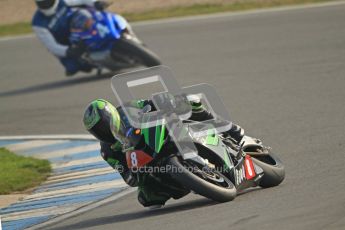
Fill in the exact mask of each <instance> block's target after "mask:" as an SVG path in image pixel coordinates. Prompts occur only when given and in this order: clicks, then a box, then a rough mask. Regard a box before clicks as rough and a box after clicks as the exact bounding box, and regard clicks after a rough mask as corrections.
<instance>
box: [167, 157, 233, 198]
mask: <svg viewBox="0 0 345 230" xmlns="http://www.w3.org/2000/svg"><path fill="white" fill-rule="evenodd" d="M167 165H170V166H171V170H168V173H169V174H170V175H171V177H172V178H173V179H174V180H176V181H177V182H178V183H180V184H181V185H182V186H184V187H185V188H187V189H189V190H192V191H194V192H196V193H197V194H200V195H202V196H204V197H207V198H209V199H212V200H214V201H218V202H227V201H231V200H233V199H234V198H235V197H236V188H235V186H234V184H233V183H232V182H231V181H230V180H229V179H228V178H226V177H225V176H224V175H223V174H221V173H219V172H217V171H213V172H212V173H210V174H209V175H206V176H205V175H204V176H203V175H201V173H200V171H199V172H196V173H195V172H194V171H193V172H194V173H193V172H191V171H189V170H188V169H187V168H186V167H188V165H185V164H182V163H181V162H180V161H179V159H178V158H177V157H172V158H170V159H169V160H168V163H167ZM192 167H193V166H192ZM167 168H168V167H167ZM211 174H213V175H211ZM212 177H213V178H214V179H212ZM217 180H218V182H217Z"/></svg>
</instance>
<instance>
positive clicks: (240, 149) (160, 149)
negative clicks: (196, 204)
mask: <svg viewBox="0 0 345 230" xmlns="http://www.w3.org/2000/svg"><path fill="white" fill-rule="evenodd" d="M184 122H186V123H193V121H190V120H186V121H184ZM134 133H135V134H136V136H135V142H136V145H135V146H136V147H135V148H130V149H128V150H127V151H126V160H127V164H128V167H129V168H130V169H131V171H132V172H133V173H134V174H136V175H137V176H138V178H139V179H140V178H142V177H141V176H140V175H139V174H150V175H151V176H153V177H156V178H159V180H160V181H161V182H162V183H163V184H165V186H166V187H169V188H170V189H171V190H172V191H173V190H176V191H177V192H178V193H181V191H184V193H185V194H187V193H188V192H190V191H193V192H194V193H196V194H200V195H202V196H204V197H207V198H209V199H212V200H214V201H218V202H227V201H230V200H233V199H234V198H235V197H236V195H237V193H238V192H241V191H243V190H245V189H247V188H250V187H256V186H261V187H263V188H267V187H272V186H277V185H279V184H280V183H281V182H282V181H283V180H284V177H285V170H284V166H283V164H282V162H281V161H280V160H279V158H278V157H277V156H276V155H275V154H273V153H272V152H271V150H270V148H269V147H265V146H264V145H263V143H262V142H261V141H260V140H259V139H256V138H252V137H248V136H244V138H243V140H242V141H241V143H240V144H239V145H238V144H235V141H234V140H232V139H231V137H228V136H224V135H223V134H209V135H207V136H202V137H198V138H193V137H192V140H193V143H194V145H195V147H196V149H197V155H196V156H195V157H192V158H186V157H184V156H183V155H182V154H180V153H179V151H178V148H177V146H176V144H175V143H174V141H173V140H172V138H171V137H170V135H169V133H168V129H167V128H166V125H157V126H156V127H151V128H146V129H137V130H135V131H134ZM187 135H188V134H187ZM190 136H191V135H190Z"/></svg>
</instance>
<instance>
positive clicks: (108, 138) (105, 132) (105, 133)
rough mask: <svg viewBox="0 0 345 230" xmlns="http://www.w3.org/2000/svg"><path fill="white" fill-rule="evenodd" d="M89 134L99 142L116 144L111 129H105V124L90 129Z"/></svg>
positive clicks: (100, 123) (99, 123)
mask: <svg viewBox="0 0 345 230" xmlns="http://www.w3.org/2000/svg"><path fill="white" fill-rule="evenodd" d="M89 132H90V133H91V134H92V135H93V136H94V137H96V138H97V139H98V140H100V141H103V142H106V143H109V144H114V143H115V142H116V140H115V138H114V136H113V134H112V133H111V131H110V128H109V127H105V126H104V123H103V122H98V123H97V124H96V125H95V126H93V127H92V128H91V129H89Z"/></svg>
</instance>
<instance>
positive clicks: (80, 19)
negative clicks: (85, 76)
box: [70, 8, 161, 74]
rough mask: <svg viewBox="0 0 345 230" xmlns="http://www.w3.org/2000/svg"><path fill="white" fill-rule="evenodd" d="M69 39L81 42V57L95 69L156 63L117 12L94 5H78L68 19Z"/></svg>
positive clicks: (150, 65) (154, 57) (157, 59)
mask: <svg viewBox="0 0 345 230" xmlns="http://www.w3.org/2000/svg"><path fill="white" fill-rule="evenodd" d="M70 31H71V33H70V42H71V44H78V43H80V42H82V43H83V44H84V45H85V47H86V52H85V53H84V55H83V56H82V58H83V59H84V60H85V61H87V62H88V63H89V64H90V65H92V66H94V67H95V68H97V69H98V71H99V74H100V73H101V71H102V70H103V69H108V70H110V71H119V70H121V69H125V68H132V67H138V66H147V67H152V66H157V65H160V64H161V62H160V60H159V58H158V56H157V55H156V54H155V53H153V52H152V51H151V50H149V49H148V48H147V47H146V46H145V44H144V43H143V42H142V41H140V40H139V39H138V37H137V36H136V35H135V33H134V32H133V30H132V28H131V26H130V25H129V23H128V22H127V21H126V20H125V19H124V18H123V17H122V16H120V15H117V14H114V13H109V12H106V11H97V10H95V9H94V8H77V9H76V10H75V11H74V12H73V16H72V17H71V23H70Z"/></svg>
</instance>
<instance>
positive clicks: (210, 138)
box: [206, 133, 219, 145]
mask: <svg viewBox="0 0 345 230" xmlns="http://www.w3.org/2000/svg"><path fill="white" fill-rule="evenodd" d="M218 141H219V138H218V136H217V135H216V134H214V133H212V134H208V135H207V137H206V144H207V145H218Z"/></svg>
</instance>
